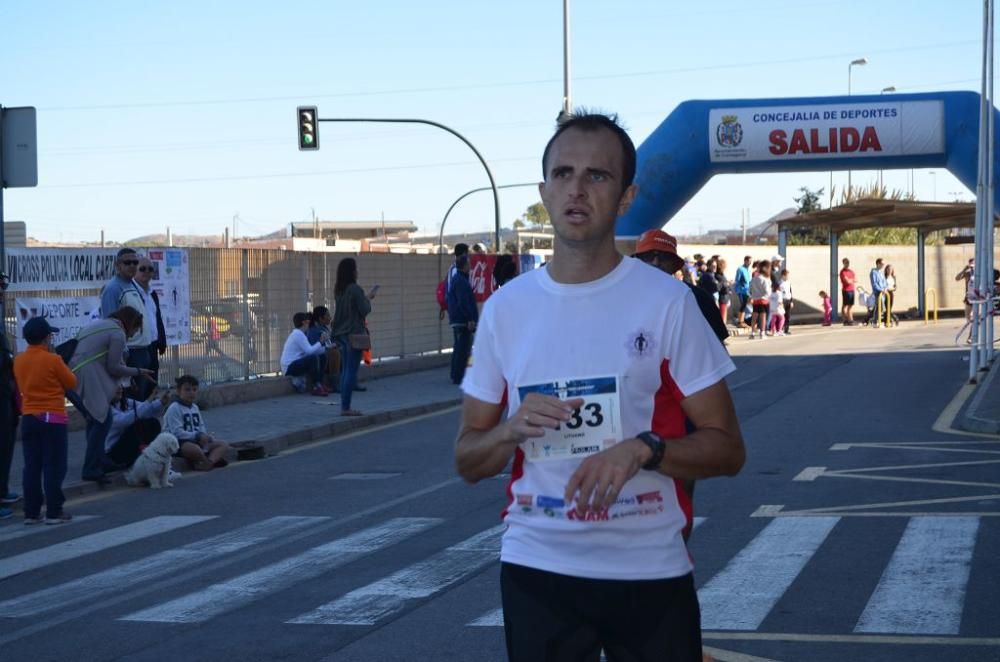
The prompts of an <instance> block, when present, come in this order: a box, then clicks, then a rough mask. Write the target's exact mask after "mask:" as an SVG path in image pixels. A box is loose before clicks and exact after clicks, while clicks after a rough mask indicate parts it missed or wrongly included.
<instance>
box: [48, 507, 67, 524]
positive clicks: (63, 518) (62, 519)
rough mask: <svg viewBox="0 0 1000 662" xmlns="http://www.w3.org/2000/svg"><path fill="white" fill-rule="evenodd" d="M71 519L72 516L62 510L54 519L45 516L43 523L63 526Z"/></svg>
mask: <svg viewBox="0 0 1000 662" xmlns="http://www.w3.org/2000/svg"><path fill="white" fill-rule="evenodd" d="M72 519H73V516H72V515H70V514H69V513H67V512H66V511H65V510H64V511H62V512H61V513H59V514H58V515H56V516H55V517H52V516H50V515H46V516H45V523H46V524H65V523H66V522H69V521H70V520H72Z"/></svg>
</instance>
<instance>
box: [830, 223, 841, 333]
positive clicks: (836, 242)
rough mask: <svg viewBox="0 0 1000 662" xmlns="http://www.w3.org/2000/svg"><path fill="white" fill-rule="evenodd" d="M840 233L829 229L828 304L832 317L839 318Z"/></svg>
mask: <svg viewBox="0 0 1000 662" xmlns="http://www.w3.org/2000/svg"><path fill="white" fill-rule="evenodd" d="M839 264H840V235H839V234H837V233H836V232H834V231H833V230H832V229H831V230H830V305H831V306H832V307H833V319H835V320H837V321H839V320H840V271H839V270H838V269H837V266H838V265H839Z"/></svg>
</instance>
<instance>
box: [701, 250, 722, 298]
mask: <svg viewBox="0 0 1000 662" xmlns="http://www.w3.org/2000/svg"><path fill="white" fill-rule="evenodd" d="M715 273H716V264H715V260H709V261H708V263H706V264H705V270H704V271H703V272H701V276H699V278H698V287H700V288H701V289H703V290H705V291H706V292H708V293H709V294H711V295H712V300H714V301H715V307H716V308H718V307H719V279H718V278H716V277H715Z"/></svg>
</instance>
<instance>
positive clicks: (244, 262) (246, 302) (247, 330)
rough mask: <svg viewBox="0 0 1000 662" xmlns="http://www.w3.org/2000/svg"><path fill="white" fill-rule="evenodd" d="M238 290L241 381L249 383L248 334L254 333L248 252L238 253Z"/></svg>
mask: <svg viewBox="0 0 1000 662" xmlns="http://www.w3.org/2000/svg"><path fill="white" fill-rule="evenodd" d="M240 289H241V290H242V291H243V381H250V358H251V352H252V348H253V344H252V343H251V342H250V334H251V333H253V332H254V331H255V329H254V328H252V325H251V324H250V251H249V250H248V249H246V248H244V249H243V250H241V251H240Z"/></svg>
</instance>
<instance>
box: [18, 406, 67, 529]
mask: <svg viewBox="0 0 1000 662" xmlns="http://www.w3.org/2000/svg"><path fill="white" fill-rule="evenodd" d="M23 425H24V429H23V431H22V434H21V450H22V451H23V453H24V473H23V475H22V487H23V488H24V516H25V517H30V518H33V519H34V518H38V517H39V516H40V515H41V512H42V503H47V505H46V507H45V514H46V516H47V517H59V516H60V515H62V507H63V503H65V502H66V497H65V496H63V491H62V482H63V479H64V478H66V453H67V445H68V443H67V442H68V436H67V434H66V425H65V424H58V423H45V422H43V421H41V420H39V419H38V418H36V417H34V416H31V415H28V416H25V417H24V423H23ZM43 485H44V487H45V495H44V497H43V496H42V486H43Z"/></svg>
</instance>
